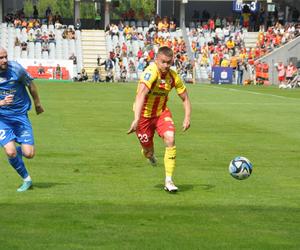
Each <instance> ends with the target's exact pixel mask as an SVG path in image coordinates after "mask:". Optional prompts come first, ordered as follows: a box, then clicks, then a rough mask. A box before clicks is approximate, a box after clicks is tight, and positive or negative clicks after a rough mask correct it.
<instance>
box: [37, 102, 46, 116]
mask: <svg viewBox="0 0 300 250" xmlns="http://www.w3.org/2000/svg"><path fill="white" fill-rule="evenodd" d="M35 112H36V114H37V115H39V114H41V113H43V112H44V108H43V107H42V105H41V104H37V105H35Z"/></svg>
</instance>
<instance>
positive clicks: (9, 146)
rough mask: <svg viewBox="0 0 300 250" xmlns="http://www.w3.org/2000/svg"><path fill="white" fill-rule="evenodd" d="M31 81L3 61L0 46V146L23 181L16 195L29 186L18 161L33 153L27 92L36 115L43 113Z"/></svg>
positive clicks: (20, 69) (18, 68) (4, 56)
mask: <svg viewBox="0 0 300 250" xmlns="http://www.w3.org/2000/svg"><path fill="white" fill-rule="evenodd" d="M32 80H33V78H32V77H31V76H30V75H29V74H28V73H27V71H26V70H25V69H24V68H23V67H22V66H21V65H20V64H18V63H17V62H14V61H8V60H7V51H6V50H5V49H4V48H2V47H0V146H2V147H3V148H4V151H5V153H6V155H7V157H8V161H9V163H10V165H12V167H13V168H14V169H15V170H16V171H17V173H18V174H19V175H20V176H21V177H22V179H23V184H22V185H21V186H20V187H19V188H18V189H17V191H18V192H23V191H26V190H28V189H29V188H31V186H32V180H31V177H30V175H29V174H28V171H27V169H26V167H25V164H24V161H23V159H22V158H23V156H24V157H26V158H28V159H30V158H33V157H34V154H35V149H34V138H33V132H32V126H31V123H30V121H29V119H28V114H27V112H28V110H30V108H31V100H30V97H29V94H28V91H29V93H30V95H31V97H32V99H33V102H34V106H35V110H36V113H37V114H40V113H43V112H44V109H43V107H42V105H41V103H40V98H39V95H38V91H37V88H36V86H35V84H34V83H33V82H32ZM27 89H28V91H27ZM16 143H17V144H19V145H20V146H17V145H16Z"/></svg>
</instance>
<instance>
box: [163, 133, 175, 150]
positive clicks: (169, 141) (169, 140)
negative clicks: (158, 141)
mask: <svg viewBox="0 0 300 250" xmlns="http://www.w3.org/2000/svg"><path fill="white" fill-rule="evenodd" d="M164 141H165V144H166V145H167V146H168V147H173V146H174V145H175V134H174V132H173V131H167V132H165V133H164Z"/></svg>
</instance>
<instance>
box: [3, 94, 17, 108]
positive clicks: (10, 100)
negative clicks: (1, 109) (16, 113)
mask: <svg viewBox="0 0 300 250" xmlns="http://www.w3.org/2000/svg"><path fill="white" fill-rule="evenodd" d="M13 101H14V95H7V96H5V98H4V99H3V100H1V101H0V106H6V105H10V104H12V103H13Z"/></svg>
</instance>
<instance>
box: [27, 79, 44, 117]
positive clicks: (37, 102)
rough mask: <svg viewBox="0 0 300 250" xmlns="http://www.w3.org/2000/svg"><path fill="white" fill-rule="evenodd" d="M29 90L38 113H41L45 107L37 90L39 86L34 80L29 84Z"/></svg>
mask: <svg viewBox="0 0 300 250" xmlns="http://www.w3.org/2000/svg"><path fill="white" fill-rule="evenodd" d="M28 90H29V93H30V95H31V96H32V99H33V102H34V107H35V112H36V114H37V115H39V114H41V113H43V112H44V108H43V107H42V104H41V102H40V97H39V94H38V91H37V87H36V85H35V84H34V83H33V82H31V84H29V86H28Z"/></svg>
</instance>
